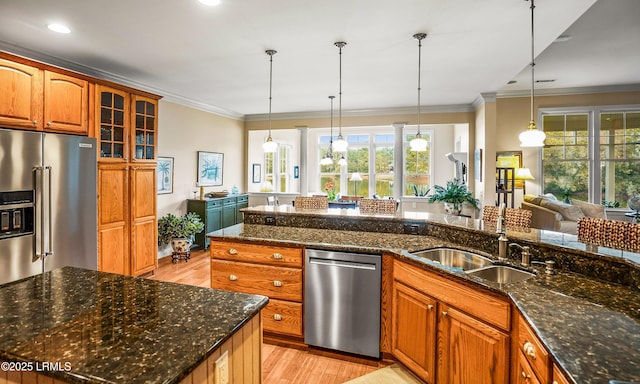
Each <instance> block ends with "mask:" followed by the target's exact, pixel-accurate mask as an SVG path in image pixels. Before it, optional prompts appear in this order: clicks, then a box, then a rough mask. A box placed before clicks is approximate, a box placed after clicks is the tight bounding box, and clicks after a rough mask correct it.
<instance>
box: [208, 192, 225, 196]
mask: <svg viewBox="0 0 640 384" xmlns="http://www.w3.org/2000/svg"><path fill="white" fill-rule="evenodd" d="M227 195H229V191H220V192H210V193H209V196H211V197H226V196H227Z"/></svg>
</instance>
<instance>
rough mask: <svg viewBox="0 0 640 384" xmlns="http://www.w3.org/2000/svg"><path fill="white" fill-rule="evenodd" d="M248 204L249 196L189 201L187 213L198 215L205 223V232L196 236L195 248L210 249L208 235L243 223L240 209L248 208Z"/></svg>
mask: <svg viewBox="0 0 640 384" xmlns="http://www.w3.org/2000/svg"><path fill="white" fill-rule="evenodd" d="M248 202H249V196H248V195H231V196H227V197H221V198H206V199H204V200H192V199H189V200H187V212H194V213H196V214H197V215H198V216H200V219H201V220H202V222H203V223H204V231H203V232H202V233H198V234H196V237H195V241H194V246H197V247H198V248H209V239H208V238H207V237H206V234H207V233H209V232H213V231H217V230H218V229H222V228H225V227H229V226H232V225H235V224H238V223H241V222H242V221H243V220H238V217H240V218H242V212H239V209H241V208H246V207H247V206H248ZM238 214H239V215H238Z"/></svg>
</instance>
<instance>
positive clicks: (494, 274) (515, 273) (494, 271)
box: [467, 265, 535, 284]
mask: <svg viewBox="0 0 640 384" xmlns="http://www.w3.org/2000/svg"><path fill="white" fill-rule="evenodd" d="M467 275H468V276H476V277H479V278H481V279H484V280H488V281H493V282H495V283H498V284H508V283H517V282H519V281H525V280H528V279H530V278H532V277H534V276H535V275H534V274H533V273H530V272H526V271H522V270H520V269H516V268H512V267H507V266H504V265H492V266H489V267H484V268H480V269H476V270H475V271H469V272H467Z"/></svg>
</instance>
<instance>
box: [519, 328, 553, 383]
mask: <svg viewBox="0 0 640 384" xmlns="http://www.w3.org/2000/svg"><path fill="white" fill-rule="evenodd" d="M514 332H515V333H516V334H517V336H516V337H514V340H516V341H514V353H515V354H517V357H516V358H517V359H518V361H519V364H518V367H517V369H516V370H515V371H514V372H513V378H514V381H516V382H518V383H540V384H549V383H551V382H552V367H553V363H552V361H551V356H550V355H549V352H548V351H547V349H546V348H545V346H544V344H543V343H542V341H541V340H540V339H539V338H538V336H537V335H536V334H535V332H534V331H533V329H532V328H531V327H530V326H529V324H528V323H527V320H526V319H525V318H524V317H523V316H521V315H519V316H518V326H517V328H516V329H515V330H514ZM558 373H559V371H558ZM559 378H562V377H561V375H559Z"/></svg>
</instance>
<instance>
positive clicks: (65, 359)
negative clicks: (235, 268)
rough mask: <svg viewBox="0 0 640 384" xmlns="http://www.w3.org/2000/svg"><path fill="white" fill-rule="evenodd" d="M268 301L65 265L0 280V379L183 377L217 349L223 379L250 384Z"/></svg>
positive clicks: (199, 370)
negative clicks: (224, 365) (224, 362)
mask: <svg viewBox="0 0 640 384" xmlns="http://www.w3.org/2000/svg"><path fill="white" fill-rule="evenodd" d="M43 285H44V286H43ZM267 301H268V299H267V298H266V297H264V296H258V295H247V294H241V293H233V292H226V291H219V290H212V289H207V288H199V287H193V286H188V285H181V284H174V283H167V282H160V281H154V280H149V279H143V278H133V277H129V276H124V275H118V274H111V273H104V272H96V271H89V270H84V269H78V268H72V267H64V268H61V269H56V270H53V271H51V272H47V273H45V275H44V276H41V275H39V276H33V277H29V278H27V279H23V280H19V281H16V282H13V283H10V284H6V285H3V286H0V303H1V306H2V312H1V313H0V360H1V361H3V362H4V363H3V370H2V371H0V382H4V381H3V379H4V380H7V379H8V380H9V382H12V383H13V382H17V383H31V382H36V377H40V376H48V377H54V378H55V379H57V380H58V381H56V383H58V382H61V383H63V382H64V383H182V382H187V381H188V382H189V383H191V382H192V381H191V380H192V378H193V379H194V380H195V379H196V378H198V380H200V378H205V379H206V378H207V377H209V378H212V375H213V367H214V362H215V361H216V360H217V359H218V358H219V357H220V356H221V354H224V353H225V352H226V353H228V373H229V377H230V381H229V382H233V383H253V382H257V381H259V377H260V364H261V363H260V348H261V342H262V339H261V334H260V333H261V332H260V330H261V324H260V314H259V313H260V310H261V309H262V308H263V307H264V306H265V305H266V303H267ZM11 380H13V381H11ZM39 380H41V378H38V382H40V381H39ZM49 380H51V379H49ZM185 380H187V381H185Z"/></svg>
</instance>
